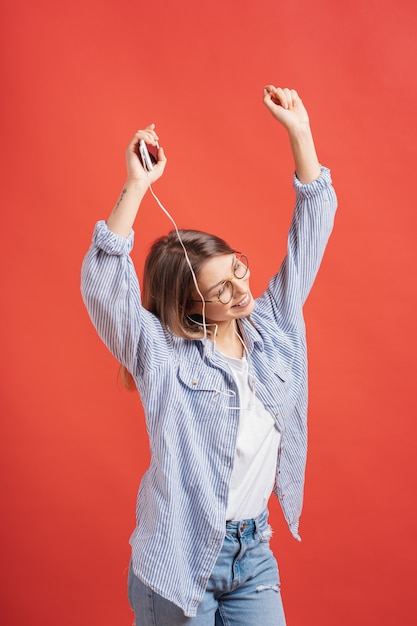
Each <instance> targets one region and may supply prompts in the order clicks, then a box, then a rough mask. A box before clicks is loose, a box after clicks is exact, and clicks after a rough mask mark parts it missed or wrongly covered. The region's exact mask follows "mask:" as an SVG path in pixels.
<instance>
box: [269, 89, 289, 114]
mask: <svg viewBox="0 0 417 626" xmlns="http://www.w3.org/2000/svg"><path fill="white" fill-rule="evenodd" d="M272 100H273V102H275V104H280V105H281V106H282V107H283V108H284V109H288V96H287V93H286V91H285V89H282V87H277V88H276V89H275V94H274V96H273V97H272Z"/></svg>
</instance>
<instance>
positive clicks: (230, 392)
mask: <svg viewBox="0 0 417 626" xmlns="http://www.w3.org/2000/svg"><path fill="white" fill-rule="evenodd" d="M145 171H146V174H147V176H148V186H149V190H150V192H151V194H152V196H153V197H154V198H155V200H156V202H157V203H158V205H159V207H160V208H161V209H162V211H163V212H164V213H165V215H166V216H167V217H168V219H170V220H171V222H172V224H173V225H174V228H175V232H176V234H177V237H178V241H179V242H180V244H181V247H182V249H183V250H184V256H185V259H186V261H187V264H188V266H189V268H190V271H191V275H192V277H193V282H194V285H195V288H196V290H197V293H198V295H199V297H200V298H201V303H202V314H201V315H202V318H203V321H202V322H199V321H198V320H195V319H193V318H192V317H190V316H187V317H188V319H189V320H190V321H192V322H193V324H196V325H198V326H202V328H203V333H204V355H205V354H206V347H207V328H208V327H210V326H214V329H215V330H214V333H213V340H212V341H213V347H214V348H215V346H216V337H217V331H218V329H219V326H218V324H215V323H213V324H210V323H209V324H208V323H207V322H206V314H205V311H206V303H205V300H204V296H203V294H202V293H201V291H200V288H199V286H198V282H197V277H196V275H195V272H194V270H193V267H192V265H191V261H190V258H189V256H188V253H187V249H186V247H185V245H184V242H183V241H182V239H181V235H180V233H179V229H178V226H177V224H176V222H175V220H174V218H173V217H172V216H171V215H170V213H169V212H168V211H167V209H166V208H165V207H164V205H163V204H162V202H161V201H160V199H159V198H158V196H157V195H156V193H155V192H154V190H153V189H152V185H151V181H150V178H149V171H148V170H147V169H146V168H145ZM234 331H235V333H236V335H237V336H238V338H239V339H240V341H241V342H242V345H243V350H244V353H245V356H246V359H247V364H248V367H247V374H248V379H251V381H252V384H250V383H249V384H250V387H251V389H252V404H253V401H254V396H255V383H256V378H255V376H254V375H253V373H251V371H250V370H251V364H250V360H249V350H248V349H247V347H246V345H245V342H244V341H243V338H242V337H241V336H240V334H239V332H238V331H237V329H236V326H235V329H234ZM212 391H214V392H215V394H216V395H215V397H214V399H213V402H217V400H216V398H218V397H219V396H226V397H227V398H234V397H236V392H235V391H233V390H232V389H227V390H226V391H223V390H221V389H215V388H213V389H212ZM219 406H224V407H226V408H228V409H229V410H230V411H238V410H239V411H243V410H248V409H250V408H251V407H241V406H232V407H231V406H229V405H228V404H227V405H226V404H225V405H223V404H219Z"/></svg>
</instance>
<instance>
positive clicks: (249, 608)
mask: <svg viewBox="0 0 417 626" xmlns="http://www.w3.org/2000/svg"><path fill="white" fill-rule="evenodd" d="M264 103H265V105H266V106H267V107H268V109H269V110H270V111H271V113H272V115H273V117H274V118H275V120H277V121H278V122H279V123H281V124H282V125H283V127H284V128H285V129H286V130H287V131H288V136H289V141H290V146H291V149H292V154H293V157H294V162H295V169H296V176H295V178H294V187H295V190H296V207H295V212H294V218H293V221H292V224H291V227H290V234H289V238H288V250H287V255H286V258H285V260H284V262H283V264H282V266H281V269H280V270H279V271H278V272H277V273H275V275H274V276H273V277H272V278H271V280H270V283H269V286H268V289H267V290H266V291H265V293H264V294H262V295H261V297H259V298H257V300H256V301H255V300H254V299H253V297H252V294H251V291H250V287H249V279H250V271H249V268H248V262H247V258H246V256H245V255H242V254H238V253H237V252H236V251H235V250H234V249H233V248H232V247H230V246H229V245H228V244H227V243H226V242H225V241H224V240H223V239H220V238H219V237H217V236H215V235H210V234H207V233H203V232H201V231H195V230H181V231H179V230H175V231H173V232H171V233H170V234H169V235H168V236H166V237H165V236H164V237H161V238H160V239H158V240H157V241H156V242H155V243H154V244H153V246H152V248H151V251H150V253H149V255H148V258H147V261H146V264H145V270H144V289H143V299H142V300H141V293H140V288H139V284H138V280H137V276H136V273H135V271H134V267H133V263H132V261H131V259H130V256H129V253H130V252H131V250H132V246H133V232H132V226H133V223H134V220H135V218H136V214H137V211H138V208H139V205H140V203H141V201H142V199H143V197H144V195H145V193H146V191H147V189H148V186H149V185H150V183H153V182H155V181H156V180H157V179H158V178H159V177H160V176H161V175H162V174H163V172H164V169H165V166H166V157H165V154H164V152H163V149H162V148H159V149H158V161H157V164H156V165H155V167H154V168H152V169H151V170H150V171H149V172H147V171H145V170H144V168H143V167H142V165H141V162H140V160H139V158H138V153H137V147H138V143H139V142H140V141H142V140H144V141H145V142H146V143H148V144H150V145H156V144H157V143H158V141H159V138H158V136H157V134H156V131H155V127H154V126H153V125H152V126H148V127H147V128H145V129H144V130H141V131H138V132H137V133H136V134H135V135H134V137H133V138H132V141H131V142H130V144H129V147H128V149H127V169H128V176H127V181H126V184H125V186H124V188H123V191H122V194H121V196H120V199H119V201H118V202H117V204H116V206H115V208H114V209H113V211H112V212H111V214H110V216H109V218H108V220H107V222H104V221H101V222H98V224H97V225H96V228H95V231H94V236H93V243H92V245H91V247H90V250H89V251H88V253H87V255H86V258H85V260H84V264H83V272H82V293H83V297H84V301H85V304H86V306H87V309H88V311H89V314H90V316H91V319H92V321H93V323H94V325H95V326H96V328H97V331H98V333H99V335H100V336H101V337H102V339H103V340H104V342H105V343H106V345H107V346H108V348H109V349H110V350H111V352H112V353H113V354H114V355H115V356H116V358H117V359H118V360H119V361H120V362H121V363H122V365H123V367H124V368H126V371H128V372H129V373H130V376H131V379H132V380H133V381H134V384H135V385H136V387H137V389H138V390H139V392H140V395H141V400H142V404H143V407H144V412H145V416H146V425H147V431H148V434H149V438H150V443H151V445H150V448H151V450H152V458H151V463H150V466H149V469H148V470H147V472H146V473H145V475H144V476H143V478H142V482H141V485H140V489H139V496H138V500H137V511H136V513H137V525H136V529H135V531H134V533H133V535H132V537H131V545H132V559H131V568H130V574H129V600H130V603H131V605H132V607H133V609H134V611H135V616H136V626H150V625H151V624H152V625H153V626H155V625H156V626H179V625H182V624H188V625H190V626H191V624H193V625H194V626H214V624H216V625H220V624H228V625H230V626H253V624H262V625H263V626H283V625H284V624H285V616H284V610H283V606H282V600H281V594H280V579H279V572H278V566H277V562H276V559H275V557H274V556H273V554H272V552H271V550H270V547H269V539H270V536H271V529H270V527H269V524H268V510H267V507H268V501H269V498H270V496H271V493H272V491H274V493H275V495H276V496H278V498H279V500H280V503H281V506H282V510H283V513H284V516H285V519H286V521H287V523H288V526H289V529H290V531H291V533H292V534H293V536H294V537H296V538H297V539H299V535H298V525H299V517H300V513H301V508H302V499H303V476H304V469H305V462H306V406H307V356H306V346H305V329H304V320H303V312H302V309H303V305H304V302H305V299H306V297H307V295H308V293H309V291H310V289H311V286H312V284H313V282H314V279H315V276H316V274H317V271H318V269H319V266H320V262H321V259H322V256H323V253H324V250H325V247H326V243H327V240H328V237H329V235H330V232H331V230H332V226H333V218H334V213H335V210H336V197H335V193H334V191H333V188H332V184H331V178H330V172H329V170H328V169H326V168H325V167H321V166H320V165H319V162H318V159H317V155H316V151H315V148H314V143H313V138H312V135H311V131H310V125H309V119H308V115H307V111H306V109H305V108H304V105H303V103H302V101H301V99H300V98H299V96H298V94H297V93H296V91H295V90H292V89H282V88H276V87H274V86H272V85H269V86H267V87H266V88H265V89H264ZM237 565H239V567H237Z"/></svg>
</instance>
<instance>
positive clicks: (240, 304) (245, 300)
mask: <svg viewBox="0 0 417 626" xmlns="http://www.w3.org/2000/svg"><path fill="white" fill-rule="evenodd" d="M249 301H250V296H249V294H248V293H247V294H246V296H245V297H244V298H243V299H242V300H241V301H240V302H238V303H237V304H234V305H233V306H232V309H235V308H236V309H240V308H242V309H243V308H244V307H245V306H247V305H248V304H249Z"/></svg>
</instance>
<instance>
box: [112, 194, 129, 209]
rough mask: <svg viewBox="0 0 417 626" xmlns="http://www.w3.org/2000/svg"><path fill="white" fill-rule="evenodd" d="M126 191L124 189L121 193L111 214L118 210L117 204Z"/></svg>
mask: <svg viewBox="0 0 417 626" xmlns="http://www.w3.org/2000/svg"><path fill="white" fill-rule="evenodd" d="M126 191H127V189H126V188H125V189H123V191H122V193H121V194H120V198H119V199H118V201H117V204H116V206H115V207H114V209H113V213H116V211H117V209H118V208H119V204H120V203H121V201H122V200H123V196H124V195H125V193H126Z"/></svg>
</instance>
